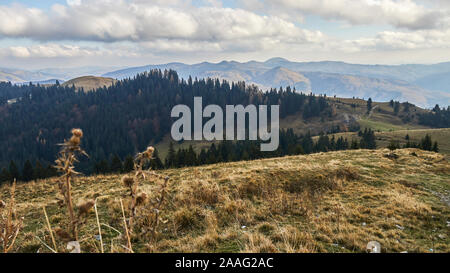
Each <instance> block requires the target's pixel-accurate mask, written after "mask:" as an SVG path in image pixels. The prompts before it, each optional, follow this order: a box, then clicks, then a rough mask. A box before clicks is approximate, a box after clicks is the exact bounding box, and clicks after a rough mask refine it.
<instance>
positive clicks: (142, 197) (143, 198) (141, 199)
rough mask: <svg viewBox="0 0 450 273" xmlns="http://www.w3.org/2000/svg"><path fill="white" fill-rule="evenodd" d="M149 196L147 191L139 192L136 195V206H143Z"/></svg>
mask: <svg viewBox="0 0 450 273" xmlns="http://www.w3.org/2000/svg"><path fill="white" fill-rule="evenodd" d="M147 197H148V196H147V194H146V193H145V192H143V193H141V194H139V195H138V196H137V197H136V207H139V206H142V205H143V204H144V203H145V201H146V200H147Z"/></svg>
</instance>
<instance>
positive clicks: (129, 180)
mask: <svg viewBox="0 0 450 273" xmlns="http://www.w3.org/2000/svg"><path fill="white" fill-rule="evenodd" d="M134 182H135V181H134V177H130V176H124V177H122V184H123V185H124V186H125V187H127V188H131V187H132V186H133V185H134Z"/></svg>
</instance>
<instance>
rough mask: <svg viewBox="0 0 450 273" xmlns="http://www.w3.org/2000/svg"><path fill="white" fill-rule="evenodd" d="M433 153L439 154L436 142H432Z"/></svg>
mask: <svg viewBox="0 0 450 273" xmlns="http://www.w3.org/2000/svg"><path fill="white" fill-rule="evenodd" d="M431 150H432V151H433V152H435V153H439V147H438V143H437V141H435V142H434V144H433V148H432V149H431Z"/></svg>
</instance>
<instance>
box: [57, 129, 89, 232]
mask: <svg viewBox="0 0 450 273" xmlns="http://www.w3.org/2000/svg"><path fill="white" fill-rule="evenodd" d="M71 132H72V137H71V138H70V139H69V140H68V141H64V143H62V144H60V146H61V150H60V151H59V154H58V158H57V159H56V161H55V163H56V165H55V168H56V169H57V170H58V172H60V173H61V177H60V178H61V179H60V180H59V182H58V187H59V190H60V193H61V195H62V196H63V197H64V204H65V205H66V206H67V210H68V214H69V217H70V219H69V220H70V231H71V233H72V236H73V238H74V239H75V240H78V227H77V226H78V224H79V222H78V219H77V218H76V217H75V213H74V209H73V201H72V184H71V182H72V179H73V177H74V176H75V175H78V174H79V173H78V172H76V171H75V167H74V164H75V163H76V162H78V159H77V157H78V156H79V155H85V156H88V155H87V154H86V152H85V151H84V150H83V149H81V147H80V144H81V139H82V138H83V131H82V130H81V129H72V131H71Z"/></svg>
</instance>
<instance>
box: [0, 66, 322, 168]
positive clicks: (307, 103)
mask: <svg viewBox="0 0 450 273" xmlns="http://www.w3.org/2000/svg"><path fill="white" fill-rule="evenodd" d="M195 96H201V97H202V98H203V103H204V104H205V105H207V104H217V105H219V106H221V107H223V108H224V107H225V105H238V104H242V105H248V104H255V105H257V106H258V105H280V118H283V117H286V116H287V115H292V114H299V115H302V117H303V118H305V119H308V118H311V117H315V116H321V115H330V113H331V107H330V106H329V104H328V102H327V99H326V98H325V97H323V96H314V95H313V94H308V95H307V94H302V93H297V92H296V91H295V89H294V90H291V88H286V89H284V90H283V89H281V88H280V89H279V90H275V89H272V90H269V91H268V92H262V91H260V90H259V89H258V88H257V87H255V86H248V85H246V84H245V83H244V82H238V83H228V82H226V81H222V82H220V81H219V80H217V79H216V80H214V79H192V78H189V79H187V80H184V79H180V78H179V77H178V75H177V73H176V72H175V71H172V70H169V71H167V70H166V71H160V70H152V71H150V72H146V73H142V74H139V75H136V76H135V77H133V78H129V79H125V80H122V81H118V82H117V83H116V84H114V85H113V86H111V87H109V88H100V89H97V90H96V91H94V92H83V91H82V90H81V91H80V90H76V88H75V87H62V86H60V85H53V86H48V87H44V86H39V85H33V84H29V85H23V86H15V85H12V84H9V83H6V84H2V85H0V98H1V99H0V102H1V104H0V124H1V125H2V126H1V128H0V151H2V152H1V153H0V168H5V169H8V168H9V166H10V165H11V161H13V162H14V165H15V166H17V168H18V169H22V168H24V167H25V164H26V163H27V162H31V163H32V164H33V165H35V164H36V162H39V165H41V166H43V167H42V168H44V169H47V168H48V166H49V165H50V164H52V163H53V161H54V159H55V157H56V154H57V152H58V149H59V147H58V145H57V144H58V143H62V142H63V141H64V139H65V138H67V137H69V133H70V130H71V129H72V128H82V129H83V131H84V134H85V138H84V142H83V148H84V149H85V150H86V152H87V153H88V154H89V158H85V159H83V160H82V161H81V162H80V163H79V166H78V167H79V169H80V170H81V171H83V172H84V173H86V174H89V173H92V172H95V171H96V169H97V168H96V166H98V164H99V162H102V161H104V160H110V158H111V157H114V156H117V157H118V158H120V159H122V160H123V159H124V158H126V157H127V156H129V155H132V154H135V153H137V152H138V151H142V150H144V149H145V148H146V147H147V146H148V145H149V144H154V143H157V142H159V141H160V140H161V139H162V138H163V137H164V136H165V135H166V134H167V133H169V132H170V128H171V125H172V122H173V120H172V119H171V118H170V112H171V110H172V108H173V106H175V105H177V104H185V105H188V106H190V107H191V108H193V98H194V97H195ZM12 98H17V99H18V100H17V102H16V103H13V104H8V100H9V99H12ZM27 165H29V164H27ZM13 169H14V168H13Z"/></svg>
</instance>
